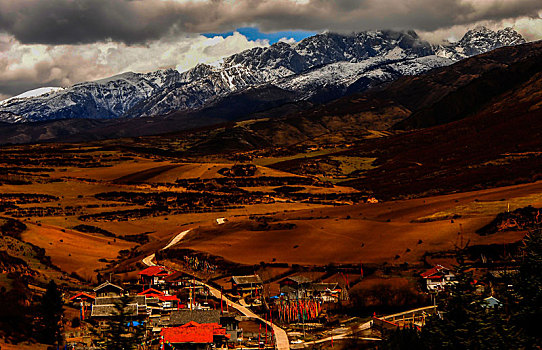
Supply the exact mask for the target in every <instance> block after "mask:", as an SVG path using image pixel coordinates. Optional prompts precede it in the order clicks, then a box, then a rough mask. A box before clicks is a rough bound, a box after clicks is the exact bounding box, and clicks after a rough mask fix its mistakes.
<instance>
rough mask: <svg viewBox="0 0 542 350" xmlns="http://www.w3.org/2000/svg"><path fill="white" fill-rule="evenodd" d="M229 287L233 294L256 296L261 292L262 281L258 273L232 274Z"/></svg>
mask: <svg viewBox="0 0 542 350" xmlns="http://www.w3.org/2000/svg"><path fill="white" fill-rule="evenodd" d="M231 288H232V291H233V293H234V294H238V295H241V296H245V295H251V296H257V295H261V294H262V291H263V282H262V279H261V278H260V276H258V275H249V276H233V277H232V278H231Z"/></svg>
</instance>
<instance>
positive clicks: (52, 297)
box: [37, 280, 63, 344]
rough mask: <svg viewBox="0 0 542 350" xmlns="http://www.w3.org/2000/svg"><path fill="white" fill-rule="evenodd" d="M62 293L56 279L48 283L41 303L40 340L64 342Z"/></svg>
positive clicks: (47, 342) (38, 325) (39, 319)
mask: <svg viewBox="0 0 542 350" xmlns="http://www.w3.org/2000/svg"><path fill="white" fill-rule="evenodd" d="M62 305H63V302H62V295H61V294H60V291H59V290H58V287H57V285H56V283H55V281H53V280H51V281H49V283H48V284H47V290H46V291H45V294H44V295H43V297H42V299H41V302H40V304H39V309H38V311H39V318H38V324H37V328H38V333H39V338H40V341H42V342H43V343H45V344H55V343H56V344H60V343H61V342H62V314H63V309H62Z"/></svg>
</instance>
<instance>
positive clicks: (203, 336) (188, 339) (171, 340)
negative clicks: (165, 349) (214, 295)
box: [160, 321, 230, 350]
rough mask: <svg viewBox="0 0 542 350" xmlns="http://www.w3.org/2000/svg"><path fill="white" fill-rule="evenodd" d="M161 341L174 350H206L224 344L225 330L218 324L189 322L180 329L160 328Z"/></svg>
mask: <svg viewBox="0 0 542 350" xmlns="http://www.w3.org/2000/svg"><path fill="white" fill-rule="evenodd" d="M160 335H161V336H162V341H163V342H164V343H165V344H166V345H169V346H171V347H173V348H174V349H194V350H208V349H212V348H213V344H215V346H216V347H218V346H221V345H222V344H224V343H226V342H227V340H228V339H229V338H230V335H229V334H226V328H224V327H222V326H221V325H219V324H218V323H197V322H194V321H192V322H189V323H187V324H185V325H183V326H180V327H169V328H162V332H161V333H160Z"/></svg>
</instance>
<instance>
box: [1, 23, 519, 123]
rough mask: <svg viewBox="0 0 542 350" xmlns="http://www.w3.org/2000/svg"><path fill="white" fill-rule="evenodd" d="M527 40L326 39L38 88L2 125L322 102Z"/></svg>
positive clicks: (472, 36) (489, 34) (10, 103)
mask: <svg viewBox="0 0 542 350" xmlns="http://www.w3.org/2000/svg"><path fill="white" fill-rule="evenodd" d="M524 42H525V40H524V39H523V38H522V37H521V35H520V34H518V33H517V32H515V31H514V30H513V29H510V28H507V29H503V30H499V31H497V32H494V31H492V30H489V29H487V28H484V27H479V28H476V29H473V30H471V31H469V32H467V33H466V34H465V35H464V37H463V38H462V39H461V40H460V41H458V42H456V43H447V44H445V45H438V46H434V45H431V44H429V43H428V42H426V41H423V40H421V39H420V38H419V37H418V35H417V34H416V33H415V32H413V31H407V32H396V31H366V32H360V33H356V34H352V35H340V34H335V33H323V34H318V35H315V36H312V37H309V38H306V39H304V40H302V41H300V42H298V43H294V44H289V43H285V42H278V43H276V44H273V45H271V46H270V47H267V48H254V49H250V50H246V51H243V52H241V53H238V54H234V55H232V56H230V57H227V58H225V59H224V60H223V61H222V62H220V63H219V64H217V65H205V64H200V65H198V66H196V67H194V68H192V69H190V70H188V71H186V72H183V73H180V72H178V71H176V70H172V69H170V70H159V71H156V72H151V73H146V74H140V73H131V72H128V73H123V74H120V75H116V76H113V77H110V78H106V79H102V80H97V81H92V82H85V83H80V84H76V85H73V86H71V87H68V88H64V89H60V88H41V89H37V90H33V91H31V92H27V93H24V94H22V95H19V96H15V97H12V98H10V99H7V100H4V101H0V122H8V123H20V122H34V121H44V120H54V119H72V118H90V119H111V118H122V117H130V118H133V117H142V116H158V115H166V114H168V113H171V112H174V111H191V110H196V109H200V108H204V107H206V106H209V105H212V104H213V103H217V102H219V101H220V100H221V99H222V98H224V97H226V96H228V95H230V94H232V93H239V92H243V91H250V89H251V88H253V87H260V88H261V87H265V86H271V87H273V88H280V89H283V90H285V91H287V92H289V93H290V94H291V92H294V93H295V96H296V100H312V101H319V102H320V101H322V99H324V100H325V99H326V98H327V99H329V98H331V97H340V96H341V95H344V94H346V93H349V92H356V91H362V90H364V89H367V88H369V87H371V86H374V85H376V84H380V83H382V82H385V81H391V80H394V79H397V78H399V77H401V76H403V75H416V74H420V73H422V72H425V71H427V70H430V69H432V68H436V67H442V66H446V65H450V64H452V63H454V62H456V61H458V60H460V59H463V58H466V57H469V56H473V55H477V54H480V53H484V52H487V51H490V50H493V49H495V48H498V47H501V46H506V45H517V44H521V43H524ZM323 95H325V96H323Z"/></svg>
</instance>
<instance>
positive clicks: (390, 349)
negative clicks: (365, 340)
mask: <svg viewBox="0 0 542 350" xmlns="http://www.w3.org/2000/svg"><path fill="white" fill-rule="evenodd" d="M378 349H381V350H406V349H416V350H423V349H425V345H424V343H423V340H422V338H421V335H420V332H419V331H418V329H417V328H416V327H405V328H403V329H397V330H396V331H394V332H392V333H391V334H390V335H389V336H388V337H387V338H386V339H385V340H384V341H383V342H382V344H380V346H379V347H378Z"/></svg>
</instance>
